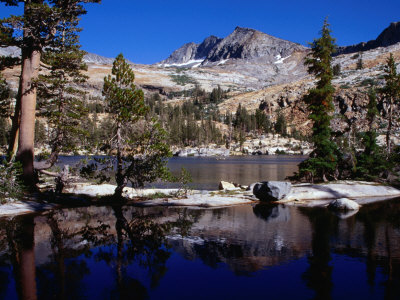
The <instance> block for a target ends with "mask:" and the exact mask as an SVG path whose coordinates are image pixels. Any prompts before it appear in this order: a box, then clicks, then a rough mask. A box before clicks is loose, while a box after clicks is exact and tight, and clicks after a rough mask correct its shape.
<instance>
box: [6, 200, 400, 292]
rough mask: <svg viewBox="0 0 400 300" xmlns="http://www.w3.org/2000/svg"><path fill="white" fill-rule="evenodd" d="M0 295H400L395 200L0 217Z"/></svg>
mask: <svg viewBox="0 0 400 300" xmlns="http://www.w3.org/2000/svg"><path fill="white" fill-rule="evenodd" d="M0 234H1V237H2V238H1V240H0V298H1V299H18V298H20V299H35V296H36V295H37V298H38V299H256V298H268V299H400V201H399V200H392V201H389V202H383V203H379V204H373V205H366V206H364V207H362V208H361V210H360V211H359V212H358V213H357V214H356V215H353V216H351V217H349V218H347V219H340V218H339V217H338V216H336V215H335V214H333V213H331V212H330V211H328V210H327V209H324V208H296V207H287V206H286V207H285V206H283V205H280V206H267V205H255V206H252V205H242V206H236V207H230V208H223V209H189V208H134V207H120V206H115V207H86V208H69V209H61V210H55V211H51V212H46V213H44V214H42V215H36V216H24V217H17V218H5V219H0Z"/></svg>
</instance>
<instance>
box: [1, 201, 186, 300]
mask: <svg viewBox="0 0 400 300" xmlns="http://www.w3.org/2000/svg"><path fill="white" fill-rule="evenodd" d="M77 211H78V216H77V220H79V221H78V222H76V223H75V224H72V226H71V223H70V220H68V218H69V216H68V213H65V211H62V210H61V211H53V212H49V213H47V214H46V215H45V217H44V218H45V223H44V224H47V226H48V228H49V229H50V236H49V246H50V249H51V254H50V256H49V257H48V258H47V259H46V262H45V263H42V264H41V265H39V266H37V267H36V266H35V251H34V250H35V249H34V248H35V245H34V229H35V224H34V217H33V216H25V217H21V218H16V219H15V220H13V221H8V220H7V221H4V223H3V224H2V225H3V226H1V228H0V230H1V232H0V233H1V234H2V235H3V236H6V237H7V239H2V240H1V242H0V278H3V277H4V280H2V281H1V283H0V295H6V293H7V289H8V287H9V284H10V272H8V271H7V270H4V268H2V266H4V267H5V268H7V267H9V266H12V270H13V274H14V279H15V282H16V291H17V294H18V297H19V298H20V299H36V298H39V299H81V298H86V297H87V296H89V294H90V291H87V290H86V286H85V283H84V279H85V277H87V276H88V275H94V274H90V272H91V268H90V266H89V265H88V260H89V259H93V260H94V261H96V262H100V261H103V262H105V263H106V264H107V265H108V266H109V267H111V268H112V270H114V272H115V273H114V276H115V283H114V285H112V286H113V288H112V289H111V290H110V291H108V292H109V295H108V296H105V297H106V298H116V299H145V298H148V291H147V288H146V287H145V285H144V284H143V283H141V282H140V281H139V280H138V279H137V278H134V277H133V276H134V275H133V276H132V275H131V274H129V273H128V271H127V269H128V267H129V266H131V265H132V264H137V265H139V266H140V267H141V268H142V269H145V270H147V272H148V274H149V276H150V279H151V280H150V287H151V288H154V287H156V286H157V285H158V283H159V281H160V279H161V278H162V277H163V276H164V274H165V273H166V271H167V268H166V262H167V260H168V258H169V257H170V254H171V252H170V250H169V249H168V244H167V243H166V235H167V234H168V233H171V232H172V231H175V232H176V233H178V234H180V235H182V236H184V235H186V234H188V233H189V232H190V228H191V226H192V224H193V221H191V220H190V216H189V215H188V214H186V213H185V212H182V213H179V214H178V217H177V218H176V220H174V221H167V222H164V223H161V222H160V223H158V222H156V221H155V220H154V218H152V216H151V215H147V216H145V215H143V214H141V213H139V212H138V211H136V210H133V212H132V213H131V216H130V218H127V217H125V215H124V211H123V207H121V206H114V207H112V212H113V214H114V217H115V219H114V218H112V217H111V218H110V217H109V216H108V217H107V218H106V219H105V220H104V221H100V220H99V221H97V224H96V223H95V222H93V220H91V219H90V217H89V216H87V214H86V213H84V212H82V213H79V210H77ZM40 218H41V220H42V219H43V217H40ZM84 220H86V221H84ZM113 220H114V221H113ZM82 221H83V222H82ZM93 223H94V224H93ZM107 223H108V224H107ZM44 224H40V226H41V227H40V228H41V229H42V228H43V226H45V225H44ZM65 224H69V226H68V225H65ZM109 224H111V226H110V225H109ZM36 282H37V290H38V292H36ZM89 297H90V296H89Z"/></svg>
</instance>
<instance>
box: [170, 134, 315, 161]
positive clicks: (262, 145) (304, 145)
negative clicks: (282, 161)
mask: <svg viewBox="0 0 400 300" xmlns="http://www.w3.org/2000/svg"><path fill="white" fill-rule="evenodd" d="M311 151H312V145H311V143H308V142H305V141H300V140H297V139H294V138H288V137H283V136H281V135H279V134H266V135H261V136H259V137H257V138H248V139H246V141H244V142H243V143H242V144H240V143H231V145H230V147H228V148H227V147H225V146H223V147H221V146H218V145H216V144H209V145H207V146H201V147H185V148H179V147H172V153H173V155H174V156H179V157H198V156H200V157H203V156H205V157H213V156H217V157H218V156H221V157H228V156H238V155H276V154H287V155H308V154H310V153H311Z"/></svg>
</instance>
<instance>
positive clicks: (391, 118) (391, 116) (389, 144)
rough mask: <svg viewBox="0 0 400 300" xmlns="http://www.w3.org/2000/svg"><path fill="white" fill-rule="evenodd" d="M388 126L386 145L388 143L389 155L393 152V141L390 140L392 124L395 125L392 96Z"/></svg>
mask: <svg viewBox="0 0 400 300" xmlns="http://www.w3.org/2000/svg"><path fill="white" fill-rule="evenodd" d="M388 119H389V120H388V121H389V122H388V123H389V124H388V128H387V131H386V145H387V153H388V155H390V153H391V152H392V145H391V141H390V135H391V131H392V126H393V100H392V98H390V103H389V111H388Z"/></svg>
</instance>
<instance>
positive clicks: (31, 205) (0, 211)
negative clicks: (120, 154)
mask: <svg viewBox="0 0 400 300" xmlns="http://www.w3.org/2000/svg"><path fill="white" fill-rule="evenodd" d="M114 190H115V185H111V184H102V185H94V184H90V183H76V184H73V185H71V187H68V188H67V189H66V190H65V191H66V193H65V194H64V197H66V198H67V199H68V197H70V200H71V202H70V204H69V205H68V204H66V202H65V201H64V202H62V203H40V202H35V201H33V200H32V199H30V200H28V201H13V202H9V203H6V204H3V205H0V218H1V217H10V216H17V215H24V214H30V213H38V212H43V211H47V210H51V209H56V208H60V207H76V206H90V205H110V204H112V202H107V201H106V200H105V198H107V197H110V196H112V194H113V193H114ZM179 191H180V190H179V189H134V188H129V187H128V188H125V189H124V192H123V196H124V197H125V198H126V199H127V201H126V202H125V203H121V204H123V205H132V206H139V207H155V206H167V207H168V206H176V207H177V206H182V207H183V206H184V207H194V208H196V207H197V208H218V207H229V206H235V205H244V204H261V203H265V202H262V201H259V200H258V199H257V198H255V197H254V195H253V192H252V191H247V190H244V188H239V187H238V188H232V189H226V190H219V191H208V190H191V191H189V192H188V194H187V196H185V197H183V196H182V195H177V194H178V193H179ZM152 197H155V198H154V199H152ZM339 198H348V199H351V200H352V201H354V202H356V203H358V204H359V205H360V206H361V205H365V204H370V203H377V202H381V201H387V200H392V199H396V198H400V190H399V189H396V188H394V187H391V186H386V185H381V184H377V183H371V182H364V181H339V182H331V183H327V184H297V185H293V187H292V189H291V192H290V193H289V194H288V195H287V196H286V197H284V198H283V199H281V200H279V201H274V202H267V203H270V204H272V205H279V204H282V205H292V206H297V207H327V206H328V205H329V204H330V203H331V202H332V200H334V199H339Z"/></svg>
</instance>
